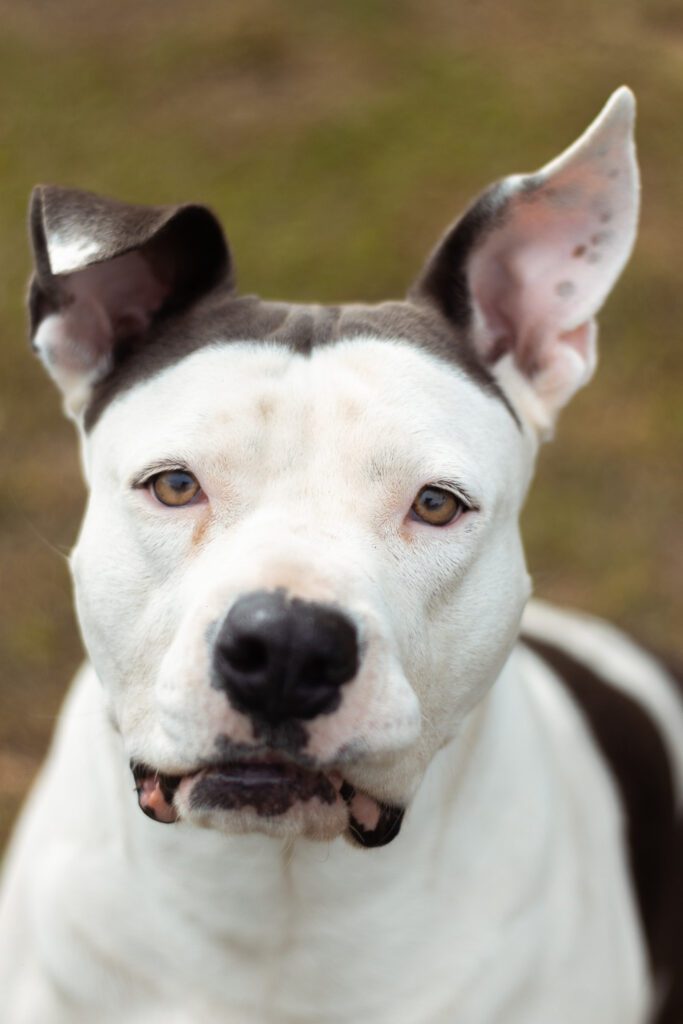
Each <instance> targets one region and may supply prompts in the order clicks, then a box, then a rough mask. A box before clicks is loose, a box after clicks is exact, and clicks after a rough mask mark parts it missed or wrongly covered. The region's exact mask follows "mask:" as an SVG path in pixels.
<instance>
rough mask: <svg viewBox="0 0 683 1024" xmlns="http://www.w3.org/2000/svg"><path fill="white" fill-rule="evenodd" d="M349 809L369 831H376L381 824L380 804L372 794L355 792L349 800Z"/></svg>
mask: <svg viewBox="0 0 683 1024" xmlns="http://www.w3.org/2000/svg"><path fill="white" fill-rule="evenodd" d="M349 811H350V813H351V814H352V815H353V817H354V818H355V820H356V821H357V822H358V824H359V825H360V826H361V827H362V828H364V829H365V830H366V831H367V832H374V830H375V829H376V828H377V826H378V825H379V819H380V815H381V813H382V812H381V810H380V806H379V804H378V803H377V801H376V800H373V798H372V797H371V796H366V794H365V793H354V795H353V796H352V797H351V799H350V801H349Z"/></svg>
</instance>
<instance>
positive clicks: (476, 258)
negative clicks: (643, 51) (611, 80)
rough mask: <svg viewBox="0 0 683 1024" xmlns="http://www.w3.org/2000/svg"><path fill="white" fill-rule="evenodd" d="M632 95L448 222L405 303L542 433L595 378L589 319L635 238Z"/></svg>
mask: <svg viewBox="0 0 683 1024" xmlns="http://www.w3.org/2000/svg"><path fill="white" fill-rule="evenodd" d="M634 115H635V100H634V97H633V94H632V93H631V91H630V90H629V89H627V88H626V87H622V88H621V89H618V90H617V91H616V92H615V93H614V94H613V95H612V97H611V98H610V100H609V102H608V103H607V105H606V106H605V108H604V109H603V111H602V112H601V114H600V115H599V116H598V118H597V119H596V120H595V121H594V122H593V124H592V125H591V126H590V127H589V128H588V130H587V131H586V132H585V133H584V134H583V135H582V136H581V138H579V139H578V140H577V141H576V142H575V143H574V145H573V146H571V147H570V148H569V149H568V150H566V151H565V152H564V153H563V154H562V155H561V156H559V157H558V158H557V159H556V160H553V161H552V162H551V163H549V164H547V165H546V166H545V167H543V168H542V169H541V170H540V171H538V172H536V173H535V174H530V175H515V176H512V177H509V178H505V179H503V180H502V181H500V182H498V183H497V184H495V185H493V186H492V187H491V188H489V189H488V190H487V191H486V192H485V193H484V194H483V195H482V196H481V197H480V198H479V199H478V200H477V201H476V202H475V203H474V205H473V206H472V207H470V209H469V210H468V211H467V212H466V213H465V215H464V216H463V217H462V219H461V220H460V221H459V222H458V223H456V224H455V225H454V227H452V228H451V229H450V230H449V231H448V233H447V234H446V236H445V238H444V239H443V240H442V242H441V243H440V244H439V246H438V247H437V249H436V250H435V252H434V253H433V255H432V257H431V258H430V260H429V261H428V263H427V266H426V268H425V270H424V271H423V273H422V275H421V277H420V279H419V280H418V282H417V284H416V285H415V286H414V288H413V289H412V291H411V296H412V297H413V298H414V299H417V300H418V301H424V300H425V299H427V300H429V301H431V302H434V303H436V304H437V305H438V306H439V308H440V309H441V311H442V312H443V313H445V314H446V316H448V317H449V318H450V319H451V320H453V321H454V322H455V323H456V324H457V326H458V327H460V328H462V329H463V330H464V331H465V332H466V335H467V338H468V342H469V344H470V345H472V346H473V347H474V349H475V350H476V352H477V354H478V355H479V357H480V359H482V360H483V361H484V362H485V363H486V364H487V365H488V366H489V368H490V369H491V371H492V373H493V374H494V376H495V377H496V378H497V379H498V381H499V383H500V384H501V386H502V387H503V389H504V390H505V391H506V392H507V393H508V395H509V397H510V399H511V400H512V402H513V404H515V405H516V406H517V407H518V409H519V411H520V412H522V414H523V415H525V416H526V418H527V419H528V420H530V421H531V422H532V423H533V424H534V426H535V427H536V429H537V430H538V431H539V433H541V434H542V435H547V434H548V433H550V431H551V430H552V425H553V423H554V420H555V416H556V414H557V412H558V410H559V409H560V408H561V407H562V406H563V405H564V404H565V403H566V402H567V401H568V400H569V398H570V397H571V396H572V395H573V394H574V392H575V391H576V390H577V389H578V388H580V387H582V385H584V384H585V383H587V381H588V380H589V379H590V377H591V376H592V373H593V370H594V369H595V364H596V347H595V343H596V335H597V330H596V324H595V319H594V317H595V315H596V313H597V312H598V310H599V309H600V307H601V306H602V304H603V302H604V300H605V298H606V297H607V294H608V293H609V291H610V289H611V287H612V285H613V284H614V282H615V281H616V279H617V277H618V275H619V273H620V272H621V270H622V269H623V267H624V264H625V263H626V260H627V259H628V257H629V254H630V252H631V248H632V246H633V242H634V239H635V235H636V226H637V219H638V203H639V179H638V165H637V163H636V156H635V145H634V140H633V123H634Z"/></svg>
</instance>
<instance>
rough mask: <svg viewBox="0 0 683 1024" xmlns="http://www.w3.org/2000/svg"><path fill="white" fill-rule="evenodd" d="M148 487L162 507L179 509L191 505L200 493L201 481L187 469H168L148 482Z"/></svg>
mask: <svg viewBox="0 0 683 1024" xmlns="http://www.w3.org/2000/svg"><path fill="white" fill-rule="evenodd" d="M147 486H148V487H149V488H150V490H151V491H152V493H153V495H154V497H155V498H156V499H157V500H158V501H160V502H161V504H162V505H170V506H172V507H174V508H178V507H180V506H181V505H189V504H190V502H192V501H194V499H195V498H196V497H197V495H198V494H199V493H200V491H201V488H200V486H199V481H198V480H197V478H196V477H195V476H193V475H192V473H189V472H188V471H187V470H186V469H167V470H165V471H164V472H163V473H157V474H156V475H155V476H153V477H151V479H150V480H148V481H147Z"/></svg>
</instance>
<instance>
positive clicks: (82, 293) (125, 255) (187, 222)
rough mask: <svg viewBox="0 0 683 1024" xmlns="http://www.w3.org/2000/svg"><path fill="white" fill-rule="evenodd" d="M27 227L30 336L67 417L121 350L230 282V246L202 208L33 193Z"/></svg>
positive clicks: (70, 192)
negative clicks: (30, 270)
mask: <svg viewBox="0 0 683 1024" xmlns="http://www.w3.org/2000/svg"><path fill="white" fill-rule="evenodd" d="M29 225H30V233H31V243H32V247H33V253H34V260H35V272H34V276H33V279H32V281H31V286H30V292H29V317H30V327H31V338H32V342H33V345H34V347H35V349H36V350H37V352H38V354H39V356H40V357H41V359H42V360H43V362H44V363H45V366H46V368H47V369H48V372H49V373H50V374H51V376H52V377H53V378H54V379H55V381H56V383H57V384H58V386H59V387H60V388H61V390H62V392H63V394H64V397H65V400H66V403H67V407H68V408H69V410H70V411H71V412H72V413H73V414H74V415H75V414H77V413H79V412H80V411H81V410H82V408H83V405H84V403H86V402H87V400H88V396H89V393H90V391H91V389H92V387H93V386H94V385H95V384H96V383H97V382H98V381H99V380H101V379H103V378H104V377H105V376H106V375H107V373H109V372H110V370H111V368H112V366H113V365H114V363H115V361H116V355H117V353H116V349H117V346H118V345H119V344H121V343H127V342H129V341H130V340H131V339H132V338H137V337H141V336H143V335H145V334H146V332H147V331H148V330H149V329H150V328H151V327H152V325H153V323H154V322H155V320H156V319H157V318H159V317H163V316H166V315H168V314H169V313H170V312H173V311H176V310H179V309H182V308H185V307H187V306H188V305H189V304H190V303H192V302H194V301H195V300H196V299H197V298H198V297H199V296H200V295H202V294H204V293H206V292H207V291H208V290H210V289H211V288H213V287H214V286H215V285H216V284H217V283H218V282H219V281H222V282H224V283H226V284H228V285H229V283H230V258H229V253H228V248H227V243H226V241H225V239H224V237H223V232H222V230H221V227H220V225H219V223H218V221H217V220H216V218H215V217H214V215H213V214H212V213H211V212H210V211H209V210H208V209H206V208H205V207H202V206H196V205H194V206H193V205H186V206H171V207H163V206H137V205H134V204H129V203H120V202H118V201H117V200H114V199H106V198H104V197H102V196H96V195H93V194H92V193H89V192H83V191H81V190H77V189H64V188H58V187H56V186H39V187H38V188H36V189H34V192H33V195H32V197H31V208H30V220H29Z"/></svg>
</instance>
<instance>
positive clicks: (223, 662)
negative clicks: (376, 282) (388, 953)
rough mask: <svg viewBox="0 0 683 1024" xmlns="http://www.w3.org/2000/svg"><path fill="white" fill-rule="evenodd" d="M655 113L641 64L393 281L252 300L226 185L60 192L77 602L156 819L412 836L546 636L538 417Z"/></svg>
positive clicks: (596, 282) (574, 378) (38, 342)
mask: <svg viewBox="0 0 683 1024" xmlns="http://www.w3.org/2000/svg"><path fill="white" fill-rule="evenodd" d="M632 120H633V103H632V98H631V97H630V94H629V93H628V92H627V91H625V90H622V91H620V92H619V93H617V94H616V95H615V97H613V99H612V100H611V101H610V103H609V104H608V106H607V108H606V109H605V111H604V112H603V114H602V115H601V117H600V118H599V119H598V121H597V122H595V124H594V125H593V126H592V127H591V129H589V131H588V132H587V133H586V134H585V135H584V136H583V137H582V139H580V140H579V142H578V143H576V144H575V146H574V147H572V148H571V149H570V150H569V151H567V153H566V154H564V156H563V157H561V158H559V160H557V161H554V162H553V163H552V164H550V165H548V167H546V168H545V169H543V170H542V171H541V172H539V173H538V174H536V175H531V176H528V177H516V178H510V179H506V180H505V181H504V182H502V183H500V184H499V185H496V186H494V187H493V188H492V189H490V190H489V191H488V192H487V193H485V195H484V196H483V197H482V198H481V199H480V200H479V201H478V202H477V203H476V204H475V205H474V206H473V207H472V208H471V209H470V211H469V212H468V213H467V214H466V215H465V217H464V218H463V219H462V220H461V221H460V222H459V223H458V224H456V225H455V227H454V228H453V229H451V231H450V232H449V233H448V234H447V235H446V237H445V239H444V241H443V242H442V243H441V244H440V246H439V247H438V248H437V249H436V251H435V253H434V255H433V256H432V258H431V259H430V261H429V263H428V264H427V267H426V269H425V271H424V272H423V274H422V276H421V277H420V279H419V280H418V282H417V284H416V285H415V286H414V288H413V289H412V291H411V293H410V296H409V298H408V300H406V301H405V302H395V303H386V304H383V305H380V306H374V307H371V306H367V307H364V306H347V307H336V308H323V307H305V306H286V305H284V304H276V303H266V302H261V301H260V300H258V299H255V298H249V297H247V298H240V297H238V296H237V295H236V294H235V292H234V290H233V288H232V285H231V277H230V257H229V254H228V250H227V246H226V244H225V242H224V239H223V236H222V232H221V230H220V228H219V226H218V224H217V222H216V221H215V219H214V218H213V216H212V215H211V214H210V213H209V212H208V211H206V210H205V209H203V208H201V207H184V208H175V209H164V208H142V207H131V206H124V205H121V204H117V203H114V202H112V201H109V200H103V199H100V198H97V197H94V196H91V195H88V194H87V193H81V192H72V191H67V190H61V189H54V188H44V189H40V190H37V193H36V199H35V202H34V207H33V214H32V225H33V239H34V249H35V253H36V275H35V277H34V281H33V285H32V294H31V312H32V321H33V327H34V344H35V347H36V348H37V350H38V352H39V354H40V355H41V357H42V358H43V360H44V361H45V363H46V365H47V366H48V369H49V370H50V372H51V373H52V375H53V377H54V378H55V379H56V381H57V383H58V384H59V386H60V387H61V388H62V390H63V392H64V395H65V399H66V403H67V407H68V409H69V411H70V412H71V414H72V415H73V416H74V417H75V418H76V419H77V420H78V422H79V424H80V426H81V432H82V438H83V446H84V462H85V467H86V475H87V479H88V483H89V486H90V500H89V503H88V509H87V512H86V516H85V520H84V524H83V528H82V531H81V535H80V538H79V541H78V543H77V546H76V549H75V551H74V555H73V571H74V578H75V583H76V595H77V603H78V612H79V617H80V621H81V625H82V629H83V635H84V638H85V642H86V645H87V648H88V651H89V653H90V656H91V658H92V660H93V663H94V666H95V668H96V670H97V673H98V675H99V678H100V680H101V682H102V684H103V686H104V687H105V689H106V694H107V700H108V704H109V708H110V711H111V716H112V720H113V721H114V723H115V724H116V727H117V728H118V729H119V730H120V732H121V735H122V738H123V742H124V746H125V749H126V752H127V755H128V756H129V758H130V760H131V764H132V766H133V770H134V774H135V778H136V781H137V788H138V797H139V800H140V804H141V806H142V808H143V809H144V810H145V811H146V812H147V813H149V814H150V815H151V816H153V817H156V818H157V819H159V820H162V821H169V822H170V821H174V820H176V819H177V818H181V819H183V820H186V821H190V822H195V823H197V824H201V825H209V826H214V827H219V828H224V829H227V830H230V831H253V830H259V831H263V832H267V833H270V834H274V835H294V834H304V835H307V836H310V837H314V838H321V839H330V838H333V837H334V836H336V835H339V834H341V833H346V834H347V835H348V836H349V837H351V838H353V839H355V840H356V841H357V842H359V843H361V844H362V845H367V846H371V845H380V844H382V843H384V842H387V841H389V840H390V839H391V838H393V836H394V835H395V834H396V833H397V831H398V828H399V826H400V821H401V817H402V814H403V811H404V809H405V807H406V806H407V804H408V803H409V800H410V798H411V796H412V794H413V793H414V791H415V789H416V787H417V786H418V785H419V782H420V779H421V777H422V775H423V773H424V771H425V768H426V767H427V765H428V764H429V762H430V760H431V759H432V757H433V756H434V754H435V752H436V751H437V750H439V749H440V748H441V747H442V746H443V745H444V744H445V743H446V742H448V741H449V740H450V739H451V738H452V737H453V736H455V735H456V734H457V732H458V728H459V726H460V724H461V723H462V722H463V720H464V718H465V716H466V715H467V714H468V712H469V711H470V710H471V709H472V708H473V707H474V705H476V704H477V703H478V702H479V701H481V700H482V698H483V697H484V696H485V694H486V692H487V690H488V688H489V687H490V685H491V683H492V682H493V680H494V679H495V678H496V676H497V674H498V672H499V671H500V669H501V667H502V665H503V663H504V661H505V659H506V657H507V655H508V654H509V651H510V649H511V646H512V644H513V643H514V640H515V637H516V633H517V628H518V624H519V619H520V615H521V612H522V609H523V606H524V603H525V601H526V598H527V596H528V592H529V585H528V578H527V573H526V569H525V564H524V557H523V553H522V546H521V541H520V537H519V532H518V525H517V523H518V514H519V510H520V507H521V504H522V501H523V498H524V494H525V492H526V488H527V486H528V483H529V480H530V477H531V473H532V469H533V462H534V457H535V454H536V449H537V446H538V442H539V438H540V437H542V436H543V435H544V434H546V433H547V432H548V431H549V430H550V429H551V427H552V423H553V421H554V418H555V415H556V413H557V410H558V409H559V408H560V407H561V406H562V405H563V404H564V403H565V402H566V401H567V399H568V398H569V397H570V396H571V394H572V393H573V392H574V391H575V390H576V389H577V388H578V387H579V386H581V384H583V383H585V381H586V380H587V379H588V377H589V376H590V373H591V372H592V369H593V366H594V362H595V355H594V344H595V327H594V320H593V317H594V314H595V313H596V311H597V309H598V308H599V306H600V305H601V303H602V301H603V299H604V297H605V295H606V294H607V292H608V290H609V288H610V287H611V285H612V283H613V282H614V280H615V278H616V276H617V275H618V273H619V272H620V270H621V268H622V266H623V264H624V262H625V260H626V258H627V256H628V253H629V251H630V248H631V245H632V242H633V238H634V234H635V224H636V217H637V170H636V165H635V159H634V154H633V143H632V136H631V126H632Z"/></svg>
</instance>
